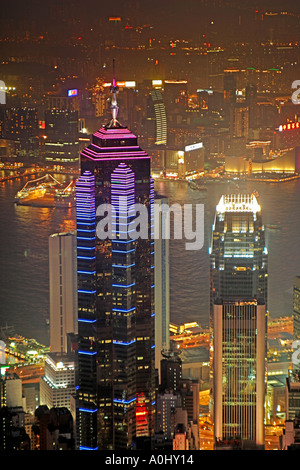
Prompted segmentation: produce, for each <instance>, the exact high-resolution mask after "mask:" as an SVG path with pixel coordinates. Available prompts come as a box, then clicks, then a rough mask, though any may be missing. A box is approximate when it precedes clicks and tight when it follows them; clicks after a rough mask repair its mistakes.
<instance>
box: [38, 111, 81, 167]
mask: <svg viewBox="0 0 300 470" xmlns="http://www.w3.org/2000/svg"><path fill="white" fill-rule="evenodd" d="M44 145H45V148H44V153H45V160H46V162H53V163H57V164H60V165H63V164H70V165H76V164H78V162H79V141H78V111H72V110H69V109H56V108H53V109H49V110H47V111H45V142H44Z"/></svg>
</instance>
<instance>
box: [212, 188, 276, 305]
mask: <svg viewBox="0 0 300 470" xmlns="http://www.w3.org/2000/svg"><path fill="white" fill-rule="evenodd" d="M267 259H268V255H267V248H266V246H265V232H264V227H263V223H262V216H261V207H260V205H259V204H258V201H257V198H256V196H255V195H254V194H229V195H223V196H222V197H221V199H220V201H219V203H218V205H217V207H216V214H215V220H214V225H213V233H212V244H211V248H210V268H211V302H212V303H211V307H213V303H214V301H215V300H216V299H222V300H227V299H229V300H232V299H235V300H239V299H240V300H245V299H253V298H255V299H257V300H259V301H263V302H264V303H265V304H266V308H267V276H268V271H267ZM211 312H212V310H211Z"/></svg>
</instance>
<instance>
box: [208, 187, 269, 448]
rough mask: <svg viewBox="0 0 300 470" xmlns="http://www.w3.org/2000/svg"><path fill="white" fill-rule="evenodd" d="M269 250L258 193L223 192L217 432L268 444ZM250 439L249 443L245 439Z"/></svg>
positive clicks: (216, 238)
mask: <svg viewBox="0 0 300 470" xmlns="http://www.w3.org/2000/svg"><path fill="white" fill-rule="evenodd" d="M267 275H268V273H267V250H266V247H265V237H264V229H263V225H262V217H261V208H260V205H259V204H258V202H257V199H256V197H255V195H253V194H251V195H248V194H234V195H225V196H222V197H221V199H220V201H219V204H218V205H217V209H216V216H215V222H214V226H213V239H212V246H211V317H210V320H211V323H210V324H211V333H212V354H211V364H212V371H213V396H214V423H215V438H216V439H217V440H219V441H220V442H224V440H226V439H231V438H233V439H234V438H238V439H240V440H241V442H243V445H248V444H250V445H256V446H263V445H264V394H265V377H266V367H265V366H266V331H267V329H266V311H267ZM246 443H247V444H246Z"/></svg>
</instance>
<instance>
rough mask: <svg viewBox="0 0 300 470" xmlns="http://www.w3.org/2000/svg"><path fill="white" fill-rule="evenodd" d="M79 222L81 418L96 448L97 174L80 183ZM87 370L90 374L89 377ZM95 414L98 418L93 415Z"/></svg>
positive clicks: (89, 446) (86, 441)
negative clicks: (93, 381)
mask: <svg viewBox="0 0 300 470" xmlns="http://www.w3.org/2000/svg"><path fill="white" fill-rule="evenodd" d="M76 223H77V280H78V346H79V348H78V376H79V387H78V390H77V393H78V404H79V409H78V413H79V421H80V423H81V424H80V427H81V429H82V430H83V431H82V432H83V434H82V436H81V437H80V441H81V445H80V449H81V450H96V449H97V446H96V445H95V444H96V441H95V436H92V435H87V434H86V433H85V429H86V428H90V427H91V426H93V425H94V424H93V423H94V422H95V420H96V415H97V406H96V404H95V402H94V400H93V399H89V398H87V397H89V396H94V395H95V390H94V392H93V393H91V390H90V385H89V380H90V378H89V374H90V373H91V371H94V373H95V371H96V361H97V350H96V347H95V341H94V340H93V336H94V333H93V332H94V327H95V324H96V322H97V319H96V308H95V305H96V302H95V300H96V293H97V292H96V209H95V177H94V175H92V173H91V172H89V171H86V172H84V173H83V175H81V176H80V177H79V178H78V180H77V183H76ZM86 371H89V372H88V375H87V376H86ZM93 415H95V417H93Z"/></svg>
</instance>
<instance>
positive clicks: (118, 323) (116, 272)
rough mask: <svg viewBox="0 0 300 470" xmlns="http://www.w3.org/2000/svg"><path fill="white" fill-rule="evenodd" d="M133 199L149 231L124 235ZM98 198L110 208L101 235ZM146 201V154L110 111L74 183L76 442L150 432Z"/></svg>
mask: <svg viewBox="0 0 300 470" xmlns="http://www.w3.org/2000/svg"><path fill="white" fill-rule="evenodd" d="M120 200H121V201H123V202H122V204H121V205H119V201H120ZM134 203H139V204H143V205H145V206H146V207H147V212H148V233H149V237H148V239H142V238H138V239H132V238H130V236H129V235H130V234H129V231H128V225H129V223H130V220H131V219H132V216H133V215H134V211H133V204H134ZM102 204H111V205H112V206H113V207H114V208H115V215H114V217H115V225H114V229H115V232H116V233H115V234H114V235H115V236H113V237H110V238H109V237H108V238H106V239H100V238H99V237H97V233H96V227H97V224H98V222H100V220H101V216H97V215H96V214H97V208H98V207H99V206H100V205H102ZM153 204H154V188H153V181H152V179H151V177H150V157H149V155H147V153H146V152H144V151H143V150H142V149H141V148H140V147H139V146H138V143H137V138H136V136H135V135H133V134H132V133H131V132H130V131H129V130H128V129H127V128H126V127H123V126H122V125H120V124H119V122H118V121H117V120H116V116H115V115H114V113H113V119H112V121H111V122H110V123H109V124H108V125H106V126H103V127H102V128H100V129H99V130H98V131H97V132H96V133H95V134H94V135H93V136H92V141H91V143H90V145H89V146H88V147H87V148H85V149H84V150H83V151H82V153H81V176H80V178H79V180H78V183H77V237H78V247H77V250H78V333H79V351H78V435H79V443H78V444H79V448H80V449H95V450H115V449H130V448H132V447H133V446H135V444H136V442H138V441H139V439H143V438H149V437H151V435H152V433H153V423H154V416H153V412H154V407H155V403H154V400H155V353H154V239H153V238H152V237H151V231H152V229H153V223H152V222H153V220H152V218H153Z"/></svg>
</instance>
